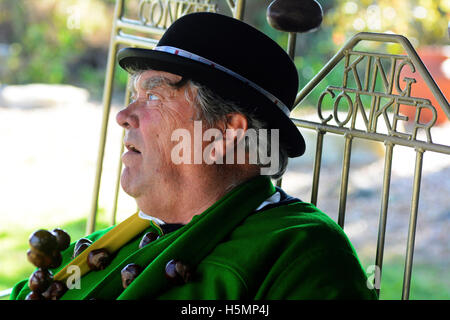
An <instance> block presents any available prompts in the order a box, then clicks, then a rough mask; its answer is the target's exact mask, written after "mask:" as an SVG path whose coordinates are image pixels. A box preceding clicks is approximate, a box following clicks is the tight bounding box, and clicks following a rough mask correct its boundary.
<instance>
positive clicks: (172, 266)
mask: <svg viewBox="0 0 450 320" xmlns="http://www.w3.org/2000/svg"><path fill="white" fill-rule="evenodd" d="M165 271H166V273H165V276H166V278H167V279H169V280H170V281H171V282H172V283H174V284H183V283H186V282H188V281H189V280H190V279H191V270H190V268H189V266H187V265H185V264H183V263H182V262H181V261H178V260H175V259H172V260H170V261H169V262H167V264H166V270H165Z"/></svg>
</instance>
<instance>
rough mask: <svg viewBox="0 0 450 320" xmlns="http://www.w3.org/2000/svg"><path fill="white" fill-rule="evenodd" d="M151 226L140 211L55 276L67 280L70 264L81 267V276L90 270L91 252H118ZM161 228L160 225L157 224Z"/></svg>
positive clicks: (88, 248)
mask: <svg viewBox="0 0 450 320" xmlns="http://www.w3.org/2000/svg"><path fill="white" fill-rule="evenodd" d="M148 227H149V221H148V220H144V219H142V218H140V217H139V216H138V213H135V214H133V215H132V216H130V217H129V218H127V219H126V220H124V221H123V222H121V223H120V224H118V225H117V226H116V227H114V228H113V229H111V230H110V231H108V232H107V233H106V234H105V235H103V236H102V237H101V238H100V239H98V240H97V241H95V242H94V243H92V244H91V245H90V246H89V247H87V248H86V249H85V250H84V251H83V252H81V253H80V254H79V255H78V256H77V257H75V258H74V259H73V260H72V261H71V262H70V263H69V264H68V265H66V266H65V267H64V268H63V269H61V270H60V271H59V272H58V273H57V274H56V275H55V276H54V279H55V280H59V281H65V280H66V279H67V278H68V277H69V276H70V273H67V268H68V267H69V266H78V267H79V268H80V272H81V274H80V276H83V275H84V274H86V273H87V272H89V271H90V269H89V266H88V264H87V256H88V255H89V252H91V251H92V250H96V249H101V248H104V249H106V250H108V251H109V252H110V253H113V252H116V251H117V250H119V249H120V248H121V247H122V246H123V245H124V244H126V243H127V242H128V241H130V240H131V239H133V238H134V237H135V236H136V235H138V234H139V233H141V232H142V231H144V230H145V229H147V228H148ZM156 227H158V228H159V226H156Z"/></svg>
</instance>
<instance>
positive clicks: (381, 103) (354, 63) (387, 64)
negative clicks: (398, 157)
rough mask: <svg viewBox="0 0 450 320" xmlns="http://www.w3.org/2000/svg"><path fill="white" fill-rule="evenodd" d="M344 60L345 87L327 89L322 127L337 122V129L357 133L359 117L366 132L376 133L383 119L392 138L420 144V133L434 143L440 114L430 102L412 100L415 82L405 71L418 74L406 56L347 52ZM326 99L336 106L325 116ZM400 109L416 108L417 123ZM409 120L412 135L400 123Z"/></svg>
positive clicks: (321, 118) (319, 106)
mask: <svg viewBox="0 0 450 320" xmlns="http://www.w3.org/2000/svg"><path fill="white" fill-rule="evenodd" d="M344 60H345V65H344V71H343V77H342V85H341V86H332V85H330V86H328V87H327V88H326V89H325V90H324V91H323V92H322V94H321V95H320V97H319V99H318V102H317V104H318V105H317V110H318V116H319V118H320V120H321V122H322V124H326V123H328V122H330V121H331V120H334V121H335V123H336V124H337V126H338V127H344V126H346V125H349V126H350V129H355V123H356V118H357V117H358V116H359V117H361V118H362V122H363V123H364V126H365V128H364V130H365V131H366V132H369V133H377V127H378V126H377V124H378V120H379V119H380V118H382V119H383V120H384V124H385V126H386V128H387V131H388V135H390V136H397V137H400V138H403V139H407V140H417V133H418V130H419V129H421V130H424V132H425V134H426V137H427V141H428V142H429V143H431V142H432V139H431V132H430V129H431V127H432V126H433V125H434V124H435V122H436V119H437V112H436V109H435V107H434V106H433V105H432V104H431V102H430V100H428V99H424V98H418V97H413V96H411V88H412V86H413V85H414V84H415V83H416V80H415V79H414V78H409V77H407V76H402V71H403V69H405V68H409V71H410V72H411V73H415V72H416V70H415V67H414V64H413V63H412V61H411V59H410V58H409V57H408V56H407V55H391V54H379V53H367V52H360V51H352V50H347V51H345V53H344ZM324 99H327V101H330V99H331V101H332V105H333V111H332V112H331V114H328V115H326V116H324V111H323V110H322V104H323V103H324ZM369 101H370V102H369ZM401 106H402V107H405V106H406V107H415V119H408V117H407V116H406V115H403V114H402V113H401ZM366 107H367V108H366ZM424 109H427V110H429V111H430V112H431V115H432V116H431V120H429V121H428V122H426V123H422V122H421V116H420V115H421V112H422V110H424ZM338 111H341V112H343V113H344V115H342V113H341V112H338ZM345 114H346V115H345ZM339 117H340V118H339ZM408 120H410V122H411V120H412V125H410V128H411V132H401V131H400V130H399V129H398V123H399V121H408Z"/></svg>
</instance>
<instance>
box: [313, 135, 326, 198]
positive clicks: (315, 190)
mask: <svg viewBox="0 0 450 320" xmlns="http://www.w3.org/2000/svg"><path fill="white" fill-rule="evenodd" d="M324 135H325V131H322V130H318V131H317V141H316V156H315V158H314V173H313V182H312V188H311V203H312V204H313V205H315V206H317V196H318V193H319V177H320V166H321V164H322V149H323V136H324Z"/></svg>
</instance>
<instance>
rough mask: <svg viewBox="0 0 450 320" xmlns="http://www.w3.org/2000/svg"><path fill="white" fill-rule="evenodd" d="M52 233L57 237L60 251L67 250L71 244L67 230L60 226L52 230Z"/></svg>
mask: <svg viewBox="0 0 450 320" xmlns="http://www.w3.org/2000/svg"><path fill="white" fill-rule="evenodd" d="M52 234H53V235H54V236H55V237H56V242H57V246H58V250H59V251H63V250H66V249H67V248H68V247H69V245H70V236H69V234H68V233H67V232H65V231H64V230H62V229H60V228H56V229H53V230H52Z"/></svg>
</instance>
